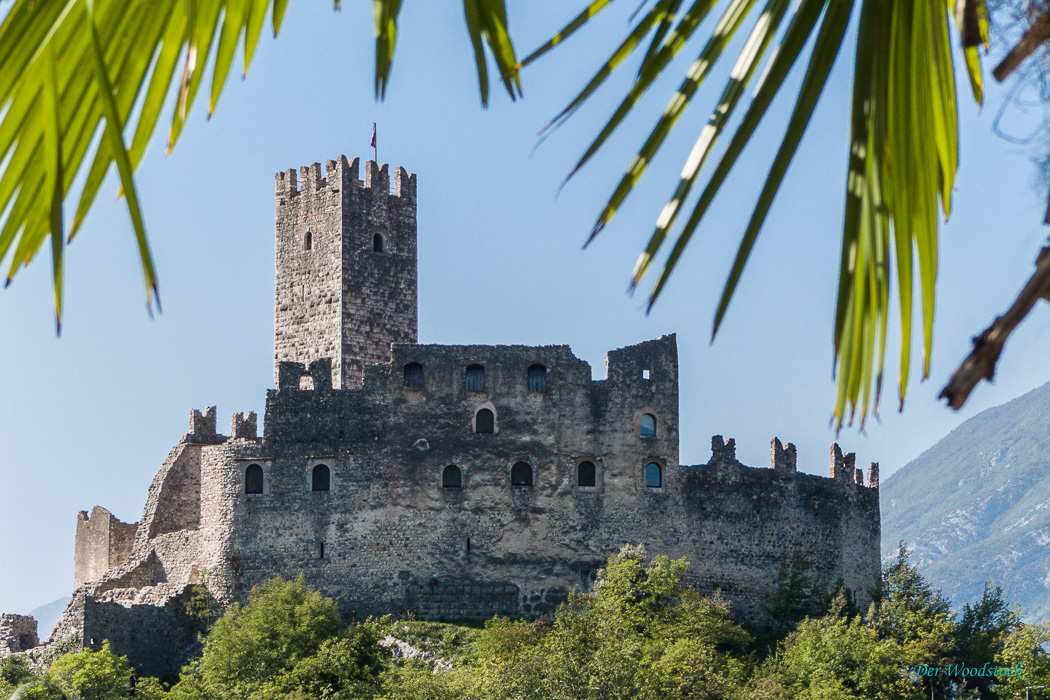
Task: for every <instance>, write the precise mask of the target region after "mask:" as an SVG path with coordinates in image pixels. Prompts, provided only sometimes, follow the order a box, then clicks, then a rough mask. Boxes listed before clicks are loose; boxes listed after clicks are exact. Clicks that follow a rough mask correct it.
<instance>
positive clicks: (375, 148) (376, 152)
mask: <svg viewBox="0 0 1050 700" xmlns="http://www.w3.org/2000/svg"><path fill="white" fill-rule="evenodd" d="M376 143H377V139H376V123H375V122H372V158H374V159H375V162H376V165H379V146H377V145H376Z"/></svg>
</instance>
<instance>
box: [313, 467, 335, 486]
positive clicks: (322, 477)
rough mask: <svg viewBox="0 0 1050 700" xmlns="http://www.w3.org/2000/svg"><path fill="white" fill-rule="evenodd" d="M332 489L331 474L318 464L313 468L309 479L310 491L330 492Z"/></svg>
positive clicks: (326, 468) (327, 469)
mask: <svg viewBox="0 0 1050 700" xmlns="http://www.w3.org/2000/svg"><path fill="white" fill-rule="evenodd" d="M331 489H332V472H331V470H330V469H329V468H328V467H327V466H326V465H324V464H318V465H317V466H316V467H314V472H313V478H312V479H311V490H313V491H330V490H331Z"/></svg>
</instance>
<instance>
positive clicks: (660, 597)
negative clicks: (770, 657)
mask: <svg viewBox="0 0 1050 700" xmlns="http://www.w3.org/2000/svg"><path fill="white" fill-rule="evenodd" d="M687 568H688V565H687V564H686V562H685V561H684V560H678V561H672V560H670V559H668V558H667V557H656V558H654V559H652V560H649V559H648V558H647V557H645V554H644V550H641V549H639V548H625V549H624V551H623V552H621V553H620V554H619V555H618V556H615V557H612V558H611V559H610V560H609V563H608V566H607V567H606V568H605V569H603V570H602V571H601V572H600V573H599V577H598V581H597V583H596V585H595V591H594V594H593V595H586V596H585V595H581V594H579V593H573V594H571V595H570V597H569V601H568V602H567V603H566V604H565V605H564V606H562V607H561V608H560V609H559V611H558V612H557V614H556V615H555V616H554V620H553V622H551V623H546V622H544V621H542V620H541V621H539V622H533V623H526V622H510V621H507V620H497V621H494V622H493V623H492V624H490V625H489V626H488V628H487V630H486V633H487V635H486V639H485V640H484V642H483V643H482V644H481V647H480V652H479V654H478V656H477V660H476V664H475V665H474V666H473V668H470V669H466V670H464V671H463V672H462V673H463V674H469V676H470V677H471V678H473V679H475V688H474V690H473V691H472V692H473V693H475V694H476V695H478V696H479V697H485V698H508V699H509V698H537V699H538V698H544V699H547V698H566V699H567V698H588V699H590V698H594V699H598V698H609V699H611V698H623V699H624V700H626V699H627V698H632V699H633V698H654V699H655V698H728V697H734V696H735V695H736V694H737V693H738V692H739V691H740V688H741V687H742V684H743V682H744V679H745V677H746V664H745V663H744V662H743V661H742V656H743V655H742V649H743V647H744V645H745V644H746V643H747V642H748V637H747V635H746V634H745V633H744V631H743V630H742V629H741V628H740V627H739V626H737V625H736V624H735V623H733V621H732V620H731V619H730V616H729V605H728V603H726V602H725V601H723V600H721V599H717V598H704V597H702V596H700V595H699V594H698V593H696V591H693V590H691V589H689V588H687V587H685V586H684V584H683V581H682V577H683V575H684V573H685V571H686V570H687Z"/></svg>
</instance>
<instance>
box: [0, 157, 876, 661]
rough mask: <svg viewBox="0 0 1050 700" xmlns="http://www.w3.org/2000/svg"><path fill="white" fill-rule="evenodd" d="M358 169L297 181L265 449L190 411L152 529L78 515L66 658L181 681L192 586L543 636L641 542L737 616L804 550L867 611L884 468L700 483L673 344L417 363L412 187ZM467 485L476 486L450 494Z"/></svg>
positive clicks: (725, 468) (24, 639) (722, 449)
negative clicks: (558, 612)
mask: <svg viewBox="0 0 1050 700" xmlns="http://www.w3.org/2000/svg"><path fill="white" fill-rule="evenodd" d="M358 170H359V164H358V161H357V160H356V159H355V160H353V161H349V162H348V161H347V160H346V158H345V157H342V156H340V157H339V158H338V159H336V160H331V161H328V163H327V168H326V171H325V173H324V176H322V171H321V166H320V165H319V164H314V165H312V166H309V167H307V168H303V169H302V170H301V173H300V175H301V177H297V174H296V172H295V171H294V170H289V171H286V172H283V173H278V174H277V178H276V182H277V188H276V200H277V217H276V238H277V241H276V294H275V311H274V317H275V334H274V374H275V379H276V381H277V388H276V389H271V390H269V391H268V392H267V395H266V411H265V415H264V417H263V425H262V434H261V436H260V435H259V434H258V433H259V431H258V428H257V419H256V416H255V414H254V413H247V414H246V413H235V414H234V415H233V418H232V420H231V430H230V435H229V436H226V435H222V434H220V433H219V432H218V427H217V420H216V410H215V407H207V408H205V409H203V410H193V411H191V412H190V421H189V429H188V432H187V433H186V434H185V435H184V436H183V438H182V439H181V440H180V441H179V443H178V444H177V445H176V446H175V447H174V448H173V449H172V451H171V453H170V454H169V456H168V458H167V460H166V461H165V462H164V464H163V465H162V466H161V468H160V471H158V472H157V474H156V476H155V477H154V479H153V483H152V484H151V486H150V489H149V492H148V494H147V496H146V505H145V508H144V510H143V514H142V518H141V520H140V522H138V523H132V524H125V523H121V522H120V521H119V520H117V519H116V518H114V517H113V516H112V515H110V514H109V512H108V511H106V510H105V509H102V508H98V507H96V508H95V509H94V510H93V511H92V512H91V514H90V515H88V514H87V513H85V512H82V513H81V514H80V515H79V516H78V520H77V537H76V548H75V552H76V554H75V570H76V571H75V591H74V594H73V600H72V602H71V603H70V605H69V608H68V609H67V610H66V612H65V614H64V615H63V617H62V619H61V620H60V621H59V623H58V625H57V626H56V628H55V631H54V632H53V633H52V636H51V639H50V640H48V642H47V644H54V643H56V642H58V641H59V640H62V639H64V638H66V637H69V636H70V635H78V637H77V638H78V639H79V640H80V643H81V644H83V645H86V646H97V645H99V644H101V642H102V640H103V639H109V640H110V641H111V643H112V645H113V648H114V649H115V651H117V652H119V653H121V654H127V655H129V658H131V660H132V663H133V664H135V666H136V667H137V668H138V670H139V672H140V673H144V674H155V675H161V676H165V675H168V676H170V675H171V674H174V673H175V672H177V669H178V665H179V663H180V662H181V661H182V660H183V659H185V658H186V656H187V654H188V653H190V652H191V650H192V648H193V644H194V642H195V635H196V633H197V631H198V629H199V628H198V622H197V621H196V620H195V619H194V618H193V616H192V615H189V614H188V608H187V605H186V602H187V601H188V600H189V598H190V596H191V594H192V593H193V590H192V588H191V587H193V586H197V585H200V586H205V587H207V589H208V590H209V591H210V593H211V595H212V596H214V598H215V599H216V600H217V601H218V602H219V603H220V604H222V605H228V604H231V603H233V602H235V601H243V600H244V599H245V598H246V595H247V592H248V591H249V590H250V589H251V587H252V586H256V585H258V584H261V583H263V582H265V581H267V580H269V579H271V578H273V577H275V576H284V577H295V576H298V575H302V576H304V577H305V578H306V580H307V582H308V583H309V585H311V586H312V587H314V588H316V589H318V590H320V591H321V592H322V593H323V594H324V595H326V596H330V597H331V598H333V599H334V600H336V601H337V602H338V604H339V607H340V611H341V614H342V615H343V616H344V618H345V619H352V618H359V617H362V616H365V615H372V614H383V613H393V614H403V613H406V612H414V613H416V614H417V615H419V616H421V617H431V618H455V619H462V618H488V617H491V616H493V615H497V614H498V615H504V616H512V617H525V618H530V617H536V616H538V615H541V614H544V613H547V612H550V611H551V610H553V609H555V608H556V606H557V605H558V604H559V603H560V602H562V601H563V600H565V598H566V596H567V595H568V592H569V591H570V589H573V588H577V589H580V590H584V591H587V590H590V588H591V586H592V585H593V582H594V580H595V577H596V575H597V572H598V570H599V569H600V568H601V567H602V566H603V565H604V563H605V561H606V559H607V558H608V557H609V556H610V555H613V554H615V553H617V552H618V551H619V550H620V549H621V548H622V547H623V546H624V545H627V544H642V545H644V546H645V547H646V549H647V551H648V552H649V553H650V554H653V555H658V554H664V555H667V556H670V557H673V558H679V557H684V558H686V559H687V560H688V561H689V562H690V568H689V570H688V573H687V579H688V582H689V583H690V584H691V585H693V586H694V587H696V588H697V589H698V590H700V591H702V592H704V593H712V594H713V593H721V595H723V596H725V597H726V598H727V599H728V600H730V601H731V603H732V606H733V608H732V609H733V612H734V614H735V615H736V616H737V618H739V619H741V620H749V621H753V622H759V623H760V622H762V621H763V619H764V608H763V603H764V602H765V601H766V600H768V598H769V596H770V595H771V594H772V593H774V591H775V590H776V580H777V573H778V570H779V569H780V567H781V565H784V564H787V563H788V562H790V561H791V559H792V556H793V553H794V551H795V550H796V549H798V550H800V551H801V552H802V554H803V555H804V556H805V557H806V558H807V559H808V560H809V561H810V562H811V563H812V564H813V565H814V570H815V572H816V574H817V575H818V576H819V577H820V578H821V579H822V580H823V581H824V582H826V584H827V585H828V586H832V585H834V584H835V583H836V582H838V581H840V580H841V581H842V582H844V583H845V585H846V586H848V587H849V588H850V590H851V591H852V592H853V593H854V595H855V596H856V597H857V601H858V603H860V604H861V605H864V604H865V602H866V600H867V598H868V592H869V590H870V589H871V587H872V585H873V584H874V583H875V580H876V577H877V575H878V573H879V561H880V556H879V554H880V552H879V538H880V522H879V495H878V465H874V464H873V465H872V467H871V468H870V469H869V471H868V485H865V483H864V477H863V474H862V472H861V470H860V469H857V468H856V464H855V461H856V460H855V457H854V456H853V455H843V454H842V452H841V450H839V448H838V446H837V445H836V446H833V448H832V453H831V463H830V473H831V478H825V477H819V476H813V475H810V474H805V473H801V472H798V471H797V454H796V450H795V447H794V445H791V444H788V445H786V446H785V445H783V444H782V443H781V442H780V440H778V439H776V438H774V439H773V440H772V441H771V445H770V465H769V467H770V468H768V469H766V468H752V467H747V466H744V465H743V464H741V463H740V462H739V461H737V459H736V454H735V444H734V442H733V440H723V439H722V438H721V437H717V436H716V437H715V438H713V439H712V454H711V458H710V460H709V461H708V462H707V464H701V465H696V466H686V465H681V464H679V457H678V444H679V425H678V406H679V394H678V350H677V345H676V341H675V336H674V335H668V336H663V337H660V338H656V339H654V340H649V341H646V342H642V343H638V344H636V345H632V346H630V347H626V348H621V349H619V350H613V351H611V352H609V353H608V355H607V357H606V363H605V365H606V366H605V377H604V378H603V379H599V380H594V379H592V378H591V377H592V373H591V367H590V366H589V365H588V364H587V363H586V362H584V361H582V360H580V359H579V358H577V357H575V356H574V355H573V354H572V351H571V350H570V349H569V347H568V346H565V345H547V346H527V345H498V346H481V345H421V344H417V337H416V332H417V330H416V329H417V309H416V288H417V287H416V177H415V175H410V174H408V173H407V172H406V171H405V170H404V169H402V168H397V170H396V171H395V175H394V191H393V193H391V191H390V180H389V177H388V174H387V173H388V171H387V166H385V165H384V166H382V167H379V166H378V165H377V164H376V163H373V162H368V163H366V164H365V165H364V181H361V180H359V179H358ZM377 236H378V237H379V238H377ZM380 239H381V240H380ZM468 366H472V367H474V366H480V368H481V371H482V373H483V380H482V381H481V382H480V383H479V382H478V378H477V369H476V367H475V368H474V369H472V372H474V373H475V374H474V375H473V376H472V379H471V382H472V383H470V384H468V382H467V367H468ZM490 414H491V432H484V430H483V429H484V428H485V426H486V423H488V422H489V421H487V420H486V419H487V418H488V417H489V415H490ZM645 416H650V417H652V418H654V419H655V425H656V429H655V434H647V432H648V431H646V430H643V428H642V426H643V422H645V423H646V424H648V422H649V419H648V418H645V420H644V421H643V417H645ZM583 462H590V463H592V464H593V465H595V470H594V474H595V479H594V484H593V486H592V485H590V484H589V483H586V480H584V483H583V485H581V479H580V476H579V466H580V464H581V463H583ZM648 465H656V466H655V467H648ZM450 467H454V468H455V469H457V470H458V473H459V475H460V486H459V487H445V486H443V483H444V482H443V474H444V472H445V470H446V469H447V468H450ZM647 468H648V470H649V471H650V480H648V481H647V476H646V472H647ZM315 470H319V471H318V474H319V475H321V477H322V478H321V480H320V481H318V480H317V479H315ZM260 472H261V475H262V479H261V482H260V483H258V484H257V483H256V482H255V481H253V480H252V479H254V476H253V477H252V479H249V474H253V475H254V474H258V473H260ZM512 472H513V473H514V474H515V475H518V476H522V475H525V476H528V477H531V478H525V479H524V481H526V482H529V481H531V483H525V484H515V483H512V476H511V475H512ZM325 474H327V476H328V479H327V486H328V489H327V490H314V486H315V485H316V484H319V485H321V486H323V485H324V484H325V480H324V479H323V476H324V475H325ZM654 477H655V478H654ZM249 486H251V487H252V488H248V487H249ZM256 486H258V487H259V488H256ZM249 491H258V492H249ZM29 619H30V620H31V618H29ZM35 634H36V632H35V624H34V625H33V630H32V634H31V635H30V633H29V626H28V623H24V622H22V621H21V618H16V617H13V616H4V617H2V618H0V656H3V655H5V654H9V653H20V652H24V650H25V649H27V648H28V649H29V652H28V654H29V655H30V657H31V658H35V657H34V654H37V655H40V654H42V651H41V650H43V649H46V648H47V644H45V645H44V646H40V647H37V646H36V645H37V640H36V638H35ZM11 640H14V641H11ZM29 642H31V643H29ZM33 647H36V648H33Z"/></svg>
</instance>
